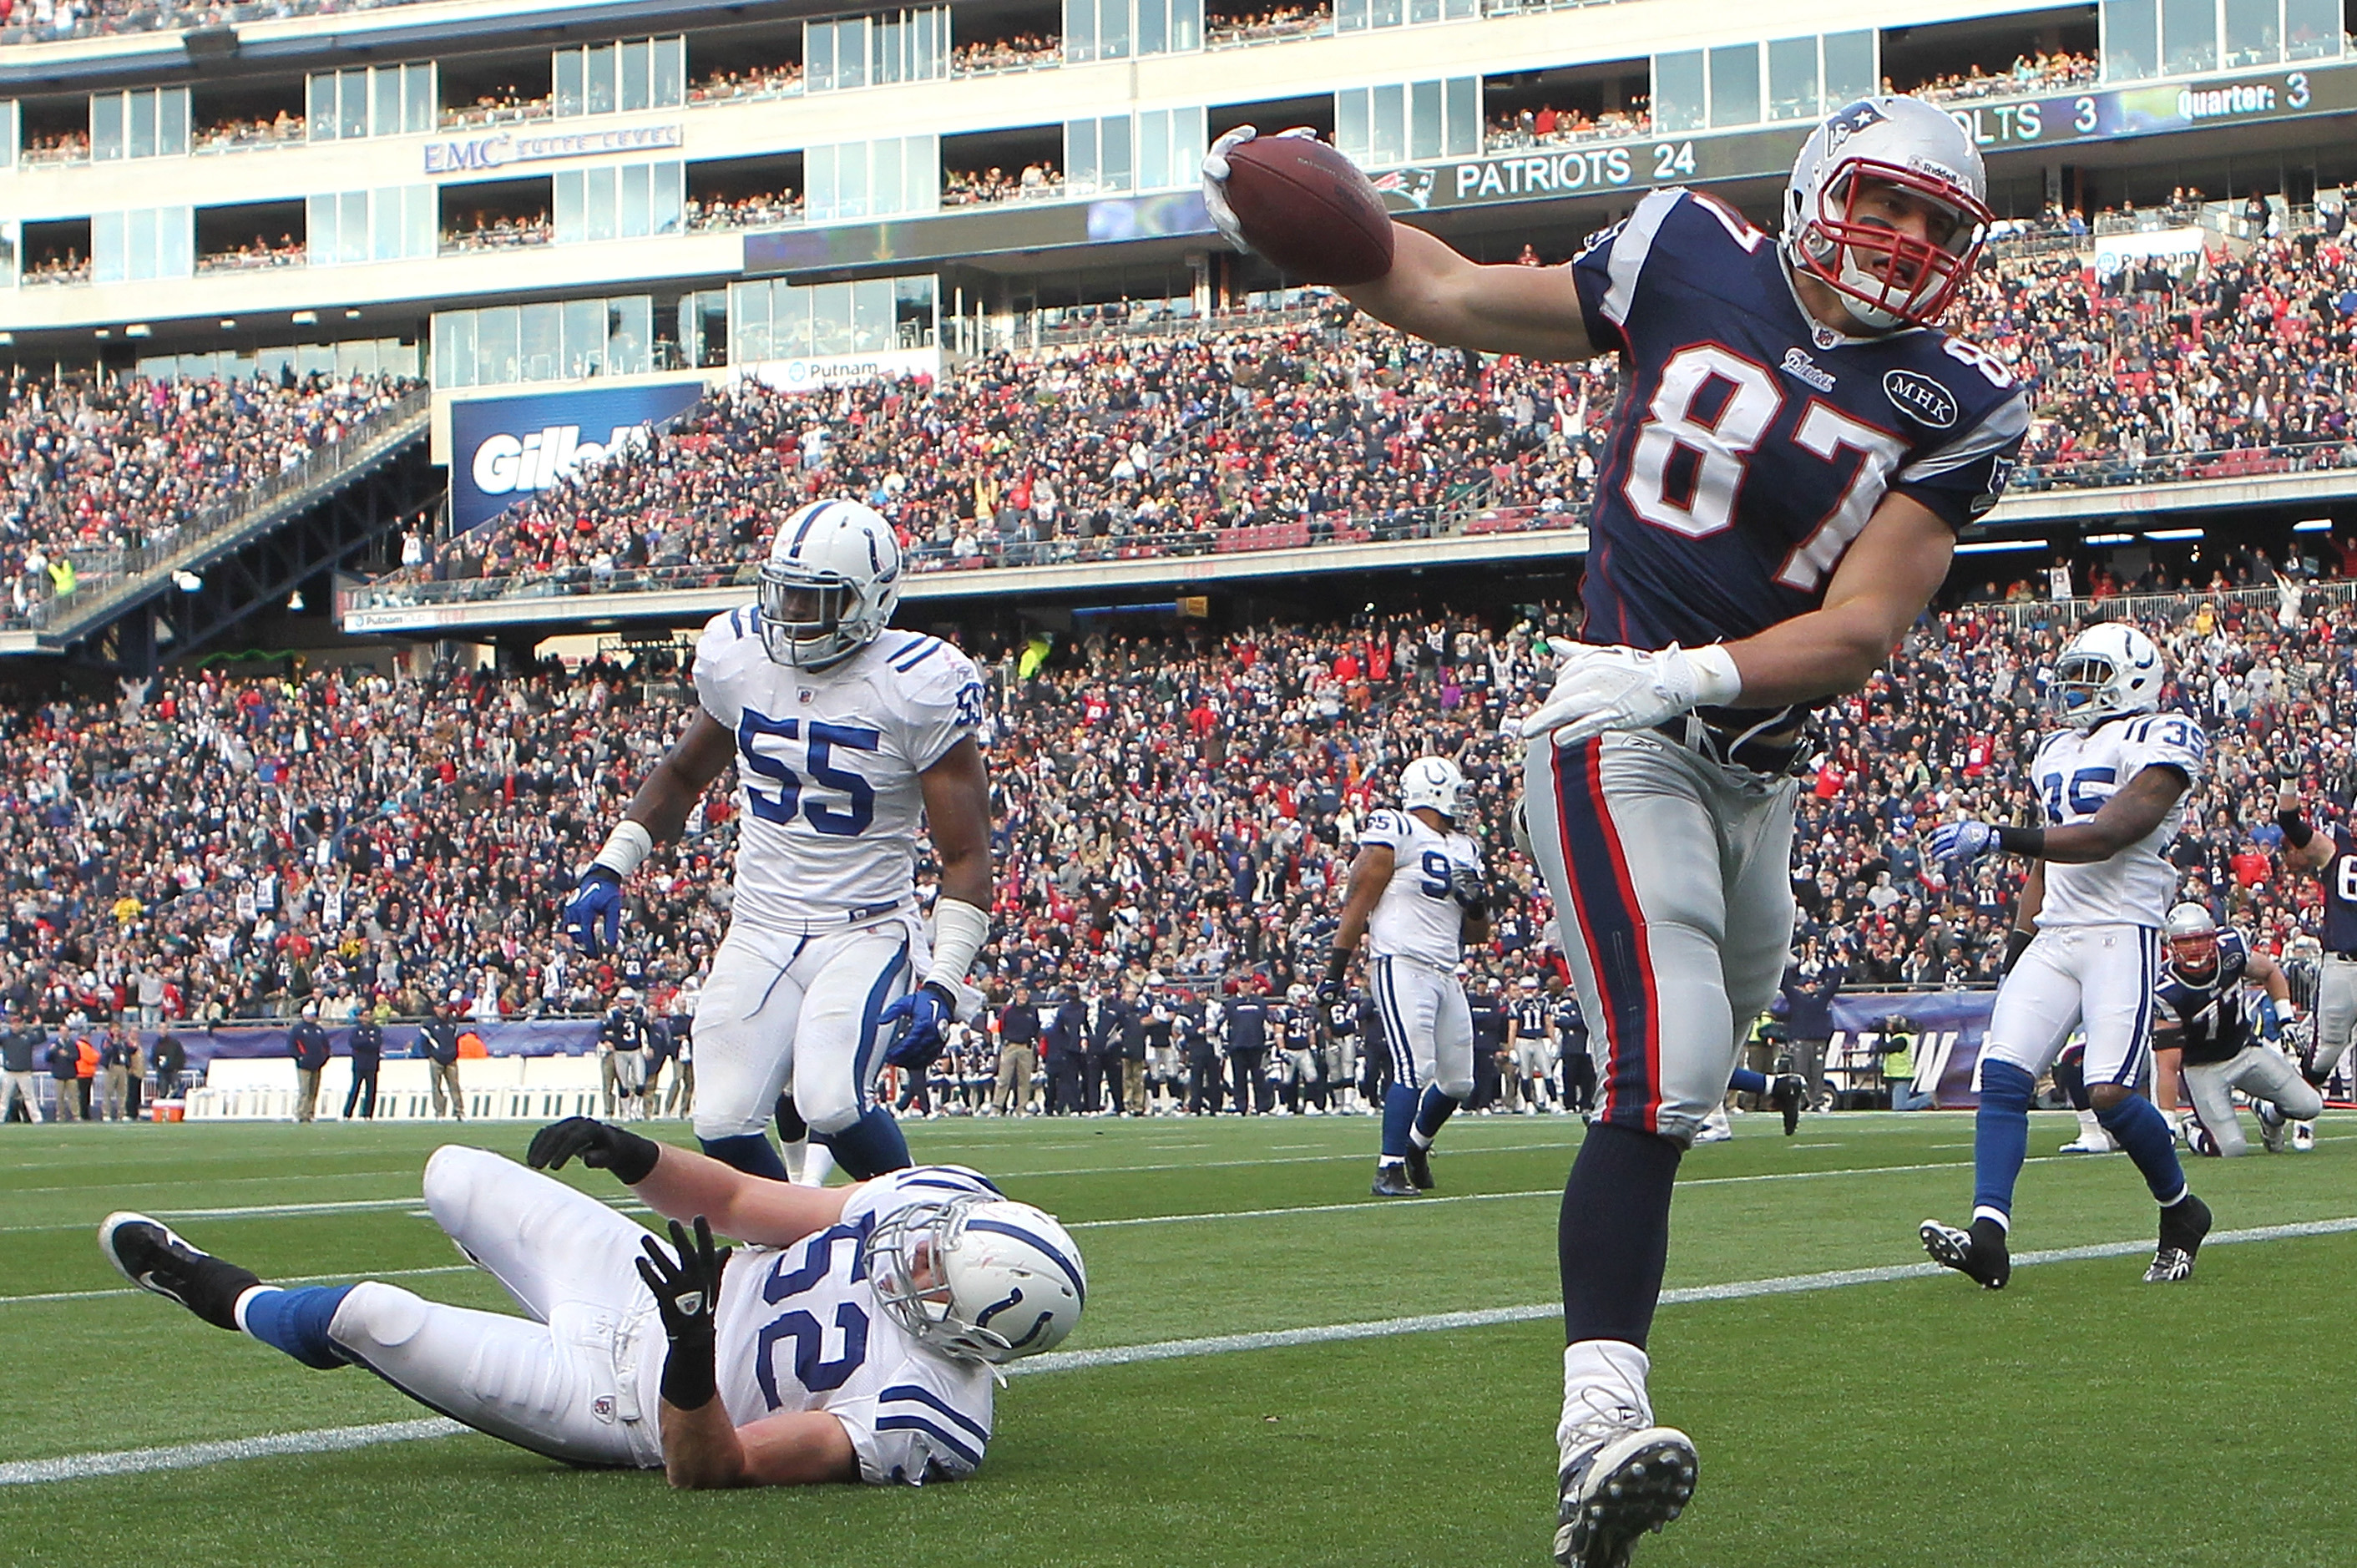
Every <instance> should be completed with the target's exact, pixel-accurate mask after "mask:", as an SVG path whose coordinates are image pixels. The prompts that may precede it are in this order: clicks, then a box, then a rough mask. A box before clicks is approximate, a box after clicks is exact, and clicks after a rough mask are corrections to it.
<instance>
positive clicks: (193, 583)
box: [172, 570, 205, 594]
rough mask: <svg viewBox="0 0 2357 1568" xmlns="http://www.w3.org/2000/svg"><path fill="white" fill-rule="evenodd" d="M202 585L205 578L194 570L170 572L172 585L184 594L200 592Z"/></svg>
mask: <svg viewBox="0 0 2357 1568" xmlns="http://www.w3.org/2000/svg"><path fill="white" fill-rule="evenodd" d="M204 585H205V580H204V579H203V578H202V577H199V576H198V575H196V574H195V573H194V572H190V571H187V570H182V571H178V572H175V573H173V574H172V586H174V587H176V588H178V589H179V590H180V592H182V593H184V594H194V593H199V592H202V591H203V589H204Z"/></svg>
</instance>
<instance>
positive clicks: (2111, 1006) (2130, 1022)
mask: <svg viewBox="0 0 2357 1568" xmlns="http://www.w3.org/2000/svg"><path fill="white" fill-rule="evenodd" d="M2158 983H2160V932H2159V930H2158V929H2156V928H2154V927H2151V926H2136V925H2127V924H2120V925H2107V926H2055V927H2050V928H2048V929H2042V930H2040V932H2039V933H2038V935H2037V937H2036V939H2035V940H2032V941H2031V942H2030V944H2029V947H2028V948H2026V949H2024V950H2023V951H2022V955H2021V960H2020V961H2019V962H2018V963H2016V964H2015V965H2014V966H2013V972H2011V973H2009V974H2007V976H2006V977H2005V983H2004V984H2002V985H2000V986H1998V987H1997V993H1996V1007H1995V1008H1994V1009H1993V1010H1992V1011H1991V1013H1990V1015H1989V1025H1988V1034H1987V1036H1986V1038H1985V1039H1984V1041H1983V1042H1982V1045H1981V1055H1980V1059H1981V1060H1982V1061H1984V1062H1987V1061H2001V1062H2008V1063H2011V1064H2012V1065H2013V1066H2015V1067H2018V1068H2019V1069H2021V1070H2022V1071H2023V1072H2026V1073H2028V1074H2029V1077H2030V1078H2031V1079H2033V1080H2035V1079H2038V1078H2040V1077H2041V1076H2042V1075H2043V1074H2044V1073H2045V1072H2046V1071H2047V1069H2050V1068H2051V1067H2052V1066H2053V1065H2054V1058H2056V1057H2057V1056H2060V1055H2061V1051H2062V1046H2063V1042H2065V1041H2066V1040H2068V1039H2069V1038H2070V1037H2071V1031H2072V1030H2073V1029H2075V1028H2079V1027H2080V1026H2085V1028H2086V1031H2087V1056H2086V1074H2087V1087H2088V1088H2089V1089H2093V1088H2094V1087H2095V1086H2096V1085H2097V1084H2099V1083H2116V1084H2120V1085H2122V1086H2124V1087H2126V1088H2130V1089H2133V1088H2135V1087H2136V1085H2137V1084H2139V1083H2141V1082H2143V1081H2144V1077H2145V1072H2146V1069H2147V1066H2148V1065H2149V1062H2150V1059H2151V1056H2152V1052H2151V1050H2150V1048H2149V1047H2150V1044H2151V1036H2152V1005H2153V988H2154V987H2155V986H2157V985H2158Z"/></svg>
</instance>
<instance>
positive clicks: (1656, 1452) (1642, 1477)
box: [1555, 1340, 1696, 1568]
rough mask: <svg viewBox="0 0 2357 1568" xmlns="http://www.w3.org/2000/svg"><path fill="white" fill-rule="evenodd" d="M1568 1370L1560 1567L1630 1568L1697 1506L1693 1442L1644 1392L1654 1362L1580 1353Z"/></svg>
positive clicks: (1626, 1354)
mask: <svg viewBox="0 0 2357 1568" xmlns="http://www.w3.org/2000/svg"><path fill="white" fill-rule="evenodd" d="M1564 1368H1565V1383H1566V1388H1565V1393H1564V1404H1563V1421H1562V1423H1561V1424H1560V1425H1558V1426H1557V1427H1556V1428H1555V1453H1556V1467H1555V1490H1556V1496H1557V1498H1558V1499H1559V1503H1558V1508H1557V1512H1556V1516H1555V1562H1556V1563H1558V1564H1561V1568H1626V1565H1627V1563H1628V1562H1629V1556H1630V1553H1631V1552H1632V1551H1634V1550H1635V1548H1636V1544H1637V1541H1638V1539H1639V1538H1640V1537H1641V1536H1642V1535H1644V1533H1645V1532H1646V1531H1648V1530H1660V1529H1661V1528H1662V1527H1663V1525H1665V1524H1667V1523H1669V1522H1670V1521H1671V1520H1674V1519H1675V1518H1677V1517H1678V1515H1679V1514H1681V1513H1683V1512H1684V1511H1685V1506H1686V1504H1687V1503H1688V1502H1690V1501H1692V1500H1693V1498H1694V1490H1695V1472H1696V1464H1695V1446H1694V1440H1693V1439H1692V1438H1689V1437H1688V1436H1687V1435H1686V1434H1684V1433H1683V1432H1680V1431H1678V1430H1677V1429H1676V1428H1675V1427H1671V1426H1656V1425H1654V1424H1653V1410H1652V1401H1651V1400H1650V1399H1648V1398H1647V1397H1646V1393H1645V1377H1646V1374H1647V1373H1648V1371H1649V1370H1650V1369H1651V1363H1650V1362H1649V1361H1648V1360H1647V1359H1646V1357H1645V1353H1644V1352H1643V1351H1642V1350H1640V1349H1638V1348H1636V1347H1635V1346H1633V1345H1624V1344H1618V1343H1614V1342H1610V1341H1604V1340H1591V1341H1588V1342H1587V1343H1584V1344H1578V1345H1573V1346H1570V1347H1568V1348H1566V1349H1565V1351H1564Z"/></svg>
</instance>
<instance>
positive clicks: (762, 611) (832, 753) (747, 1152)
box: [565, 500, 990, 1180]
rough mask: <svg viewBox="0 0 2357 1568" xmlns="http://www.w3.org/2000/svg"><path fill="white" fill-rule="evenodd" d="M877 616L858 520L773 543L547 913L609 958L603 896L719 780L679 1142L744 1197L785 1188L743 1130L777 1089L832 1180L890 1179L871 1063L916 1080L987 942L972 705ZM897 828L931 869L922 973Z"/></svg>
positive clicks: (854, 510)
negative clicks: (717, 1165) (894, 1034)
mask: <svg viewBox="0 0 2357 1568" xmlns="http://www.w3.org/2000/svg"><path fill="white" fill-rule="evenodd" d="M899 594H900V551H899V543H898V542H897V541H896V540H895V538H894V536H893V532H892V526H891V524H890V523H888V522H887V521H885V520H884V519H883V518H882V517H879V516H878V515H877V514H876V513H875V512H873V511H871V510H868V509H867V508H866V507H864V506H860V505H857V504H856V503H855V502H851V501H841V500H835V501H814V502H813V503H812V504H810V505H808V506H805V507H803V508H802V510H799V511H797V512H795V513H794V514H793V515H792V516H791V517H789V518H788V519H786V521H785V522H784V524H783V526H781V527H780V529H779V530H778V534H777V538H776V540H775V541H774V542H772V543H771V545H770V557H769V560H768V561H767V562H765V563H764V564H763V565H762V567H761V585H760V596H759V601H758V602H757V603H755V604H751V605H745V606H741V607H738V608H737V609H733V610H730V611H729V612H728V613H727V614H726V615H721V616H716V617H714V618H713V619H712V621H711V623H710V624H709V625H707V626H706V627H705V628H704V635H703V638H702V639H701V640H700V641H698V642H697V644H696V649H695V690H696V696H697V699H698V701H699V703H701V709H700V711H699V712H698V713H697V714H696V715H695V719H694V723H693V724H692V725H690V726H689V728H688V732H687V734H686V735H685V736H683V737H682V738H681V740H680V742H679V744H678V745H677V746H673V748H672V751H671V754H670V755H669V756H668V757H664V758H663V760H662V763H661V764H659V765H658V766H657V767H656V768H655V770H654V771H653V773H651V775H649V776H648V779H647V781H646V782H645V783H644V784H643V785H641V786H640V789H639V792H638V794H637V795H636V796H635V797H633V798H632V800H631V801H630V808H629V810H628V811H626V812H625V813H624V816H623V819H622V821H621V822H620V823H619V825H618V826H617V827H616V828H615V829H614V832H613V836H612V837H610V838H608V840H607V841H606V846H605V848H603V849H602V850H600V851H598V853H597V859H596V860H595V861H594V862H592V863H591V865H590V866H589V868H588V870H587V871H586V872H585V873H584V874H583V875H582V878H581V881H580V885H579V886H578V887H577V888H576V890H575V892H574V894H573V897H572V898H571V900H570V901H569V902H567V904H566V905H565V932H566V934H567V935H568V936H570V937H572V938H573V940H575V941H576V942H578V943H580V944H581V945H582V946H583V947H584V948H585V949H586V950H588V951H591V952H595V951H596V950H597V945H598V943H599V941H600V940H604V941H608V942H610V941H611V940H613V939H614V936H615V932H616V929H617V926H618V924H619V913H620V904H621V886H622V882H623V880H624V879H625V878H627V877H628V876H629V875H630V873H631V872H632V871H633V870H634V869H636V867H637V866H638V865H639V863H640V861H641V860H643V859H645V858H646V855H647V854H648V852H649V851H650V850H651V849H652V848H653V846H654V845H655V844H656V843H659V842H661V841H662V840H664V839H667V838H670V837H672V836H673V835H674V834H676V833H677V832H679V831H680V829H681V827H682V826H683V824H684V822H686V819H687V812H688V809H689V807H690V806H692V805H693V804H694V802H695V800H697V799H698V798H699V797H701V796H702V794H703V793H704V790H705V787H706V786H708V785H709V784H710V783H711V782H712V781H713V780H714V779H716V778H718V777H719V776H720V773H721V771H722V769H724V768H726V767H728V766H729V764H730V763H731V762H734V763H735V764H736V766H737V795H738V803H739V806H740V808H741V810H740V811H739V814H738V821H739V822H740V823H741V826H740V828H739V833H740V837H739V838H738V841H737V875H736V902H735V904H734V906H733V907H732V908H731V909H730V911H729V924H728V934H727V936H726V938H725V939H724V940H722V942H721V944H720V949H719V951H718V952H717V953H716V954H715V955H714V958H713V961H712V972H711V975H710V977H709V978H708V979H707V980H706V981H705V985H704V990H703V993H702V995H701V996H700V997H699V998H698V1001H697V1004H696V1011H695V1067H696V1074H697V1084H696V1097H695V1135H696V1137H697V1138H698V1139H700V1140H701V1141H702V1142H703V1144H704V1149H705V1153H706V1154H709V1155H713V1156H714V1157H715V1158H716V1159H720V1160H723V1161H726V1163H727V1164H729V1165H736V1166H737V1167H738V1168H739V1169H741V1170H747V1171H750V1172H752V1173H753V1174H754V1175H756V1176H774V1177H777V1178H778V1179H780V1180H783V1179H784V1178H785V1175H786V1170H785V1165H784V1164H783V1162H782V1161H780V1158H779V1156H778V1152H777V1150H776V1149H775V1148H773V1147H772V1146H771V1145H770V1141H769V1138H768V1137H767V1135H766V1133H765V1132H764V1128H765V1126H766V1124H767V1122H768V1121H769V1118H770V1112H771V1111H772V1109H773V1108H774V1107H775V1106H776V1105H777V1101H778V1096H779V1093H780V1090H784V1089H787V1088H789V1087H790V1088H791V1092H792V1100H793V1109H794V1110H795V1111H796V1112H799V1113H800V1116H801V1119H802V1121H803V1122H806V1123H808V1125H809V1127H810V1129H811V1133H812V1134H813V1137H815V1138H816V1139H818V1140H819V1141H820V1142H821V1143H823V1144H825V1145H826V1146H827V1147H828V1148H829V1149H830V1150H831V1151H832V1152H833V1155H834V1159H835V1161H836V1163H838V1164H840V1165H842V1167H843V1168H844V1169H845V1171H847V1172H849V1173H850V1174H851V1175H852V1176H855V1177H867V1176H877V1175H879V1174H880V1173H882V1172H884V1171H888V1170H896V1169H898V1168H899V1167H900V1166H902V1165H907V1164H908V1163H909V1145H908V1142H907V1140H906V1139H905V1138H903V1137H902V1136H901V1133H900V1130H899V1124H898V1123H897V1122H894V1121H893V1120H892V1113H891V1112H890V1111H889V1110H888V1109H887V1108H886V1107H884V1106H882V1105H879V1104H877V1103H876V1100H875V1092H874V1091H875V1084H876V1074H877V1069H878V1067H879V1066H880V1065H881V1062H882V1060H883V1058H884V1055H885V1052H884V1049H883V1047H884V1044H885V1039H886V1036H887V1034H888V1030H889V1029H890V1028H891V1026H893V1025H894V1024H896V1023H899V1022H901V1021H903V1020H905V1021H906V1028H905V1030H904V1031H903V1032H902V1034H901V1035H900V1036H899V1038H898V1039H897V1040H895V1041H894V1042H893V1044H892V1049H891V1056H892V1059H893V1060H894V1061H895V1062H896V1063H898V1064H899V1065H902V1066H906V1067H909V1068H911V1069H923V1068H924V1067H925V1066H927V1065H928V1064H930V1062H931V1060H932V1058H933V1057H935V1056H938V1055H939V1054H940V1052H941V1049H942V1045H943V1041H942V1029H943V1027H944V1026H946V1025H947V1024H948V1023H950V1022H951V1021H952V1018H953V1017H967V1018H971V1017H972V1016H973V1015H974V1013H975V1011H976V1010H977V1009H978V1007H979V1005H980V993H977V992H976V991H974V988H973V987H972V986H970V985H969V984H968V983H967V982H966V974H967V972H968V970H969V969H970V968H971V967H972V965H973V962H974V954H975V953H976V952H977V951H979V950H981V948H982V945H983V942H984V941H985V940H986V939H987V937H988V936H989V932H990V918H989V916H988V915H987V914H986V913H985V910H986V909H987V908H988V907H989V903H990V842H989V810H990V786H989V781H988V779H987V777H986V776H985V771H984V768H983V760H982V750H981V747H980V746H978V745H977V744H976V741H975V732H976V731H977V730H978V729H979V728H980V727H981V725H982V719H983V691H982V682H981V679H980V677H979V676H977V675H976V674H975V672H974V665H973V664H972V663H971V662H970V661H969V660H967V659H966V657H965V656H964V655H963V654H962V653H960V652H959V651H958V650H956V649H954V648H952V647H951V646H949V645H948V644H947V643H945V642H942V641H941V640H940V639H937V638H931V637H924V636H920V635H918V634H916V633H913V632H899V633H888V632H887V631H886V627H887V625H888V623H889V622H890V620H891V618H892V607H893V606H894V604H895V603H896V602H897V601H898V600H899ZM920 817H921V818H922V820H923V821H924V822H925V823H926V825H927V826H928V827H929V828H930V830H931V834H932V845H933V853H934V856H935V858H936V859H937V860H939V862H940V864H941V898H940V901H939V902H938V903H937V904H936V905H935V907H934V910H933V930H932V935H931V944H930V951H929V950H928V946H929V945H928V942H927V938H926V932H925V929H924V927H923V925H922V923H921V921H920V918H919V913H918V909H917V901H916V887H915V881H914V866H915V859H916V843H917V825H918V822H919V820H920ZM919 977H921V983H920V979H919ZM911 985H914V986H915V989H914V990H913V991H912V990H910V987H911Z"/></svg>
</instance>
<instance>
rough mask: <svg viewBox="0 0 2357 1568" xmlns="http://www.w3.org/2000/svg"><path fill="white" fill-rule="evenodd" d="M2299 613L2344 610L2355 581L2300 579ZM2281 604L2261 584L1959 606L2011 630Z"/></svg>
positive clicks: (2158, 619) (2159, 619)
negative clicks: (2257, 586)
mask: <svg viewBox="0 0 2357 1568" xmlns="http://www.w3.org/2000/svg"><path fill="white" fill-rule="evenodd" d="M2298 586H2299V594H2300V600H2299V602H2300V607H2301V610H2302V613H2303V614H2305V613H2307V612H2309V611H2312V610H2316V609H2320V608H2323V607H2326V606H2330V607H2335V608H2346V607H2348V606H2350V605H2352V604H2357V582H2352V581H2351V580H2350V579H2348V578H2331V579H2324V578H2319V579H2315V580H2312V581H2309V580H2303V581H2301V582H2300V583H2299V585H2298ZM2281 604H2282V597H2281V595H2280V593H2279V591H2278V590H2277V589H2276V588H2275V587H2274V586H2272V585H2270V586H2267V587H2261V588H2214V589H2212V588H2204V589H2190V588H2186V589H2177V590H2173V591H2171V592H2169V593H2165V594H2113V595H2111V596H2108V597H2105V598H2100V599H2099V598H2090V597H2087V596H2083V595H2082V596H2077V597H2074V598H2068V599H2027V600H2023V601H2021V602H2019V603H2005V604H1973V605H1965V606H1959V609H1969V610H1973V611H1976V612H1978V613H1980V614H1983V615H1990V616H1995V617H1996V618H2000V619H2002V620H2004V621H2006V622H2007V623H2008V624H2009V625H2010V626H2011V627H2012V628H2013V630H2015V631H2016V632H2025V631H2032V630H2036V629H2038V628H2040V627H2044V628H2048V629H2055V628H2070V627H2075V626H2077V625H2079V624H2081V623H2082V622H2085V621H2100V620H2133V621H2136V622H2137V623H2138V624H2140V625H2144V626H2152V625H2156V624H2158V625H2163V626H2170V627H2174V626H2177V625H2179V624H2180V623H2182V622H2184V621H2186V620H2188V619H2190V618H2191V617H2192V616H2193V615H2194V614H2195V613H2196V612H2197V611H2199V610H2200V609H2201V607H2202V606H2204V605H2208V606H2211V607H2213V608H2216V607H2227V608H2234V609H2241V610H2244V611H2246V612H2248V613H2250V614H2252V615H2259V616H2272V615H2274V614H2275V613H2276V610H2277V608H2278V607H2280V606H2281Z"/></svg>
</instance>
